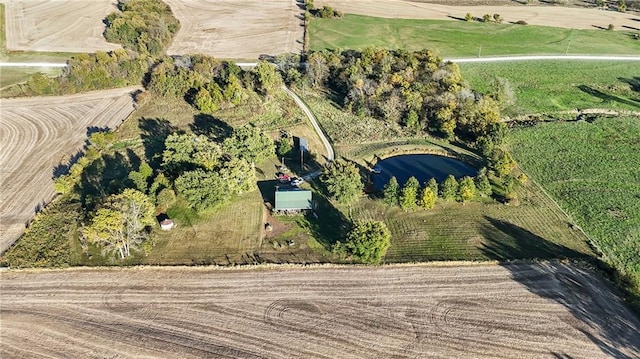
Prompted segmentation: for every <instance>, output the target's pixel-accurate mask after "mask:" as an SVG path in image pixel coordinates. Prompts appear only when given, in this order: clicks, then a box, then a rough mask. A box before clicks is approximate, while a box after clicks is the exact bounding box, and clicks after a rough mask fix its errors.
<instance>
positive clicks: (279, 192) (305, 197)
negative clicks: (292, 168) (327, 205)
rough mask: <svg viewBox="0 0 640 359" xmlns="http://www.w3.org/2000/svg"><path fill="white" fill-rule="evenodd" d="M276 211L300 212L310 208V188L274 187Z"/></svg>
mask: <svg viewBox="0 0 640 359" xmlns="http://www.w3.org/2000/svg"><path fill="white" fill-rule="evenodd" d="M273 209H274V211H276V212H300V211H304V210H310V209H312V197H311V191H310V190H303V189H299V188H295V187H276V200H275V206H274V208H273Z"/></svg>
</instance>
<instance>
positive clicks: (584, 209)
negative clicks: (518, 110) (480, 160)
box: [509, 118, 640, 288]
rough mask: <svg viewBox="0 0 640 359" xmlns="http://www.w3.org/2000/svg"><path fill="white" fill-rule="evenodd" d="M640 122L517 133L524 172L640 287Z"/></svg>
mask: <svg viewBox="0 0 640 359" xmlns="http://www.w3.org/2000/svg"><path fill="white" fill-rule="evenodd" d="M638 138H640V121H639V120H638V118H599V119H597V120H595V121H593V122H586V121H578V122H561V123H542V124H538V125H536V126H534V127H530V128H523V129H517V130H514V131H513V132H512V133H511V134H510V136H509V144H510V147H511V149H512V151H513V153H514V155H515V157H516V159H517V160H518V162H519V163H520V164H521V166H522V168H523V169H524V170H525V171H526V172H527V173H529V174H530V175H531V177H532V178H533V179H535V180H536V181H538V182H540V183H541V184H542V186H543V187H544V188H546V189H547V190H548V191H549V193H550V194H551V195H552V196H553V197H554V198H555V199H556V200H557V201H558V203H559V204H560V206H562V208H564V209H565V210H566V211H567V212H568V213H569V215H570V216H571V217H572V218H573V219H574V220H575V221H576V223H577V224H578V225H579V226H580V227H582V228H583V229H584V231H585V232H586V233H587V235H588V236H589V237H590V238H591V240H592V241H593V245H594V246H595V247H596V248H598V250H599V251H600V252H601V253H602V256H603V258H604V259H605V261H607V262H608V263H610V264H612V265H613V266H614V267H615V268H617V269H618V270H619V271H620V272H621V273H622V274H623V275H626V276H629V277H631V278H632V279H633V282H634V283H635V286H636V288H638V284H639V283H640V187H639V182H638V178H640V172H639V170H638V169H639V168H640V145H639V143H638Z"/></svg>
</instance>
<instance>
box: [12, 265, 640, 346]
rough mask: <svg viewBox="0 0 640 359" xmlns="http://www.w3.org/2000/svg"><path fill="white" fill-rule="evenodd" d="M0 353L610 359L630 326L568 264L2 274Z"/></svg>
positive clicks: (596, 284) (639, 341)
mask: <svg viewBox="0 0 640 359" xmlns="http://www.w3.org/2000/svg"><path fill="white" fill-rule="evenodd" d="M0 285H1V288H2V290H1V291H0V302H1V303H2V307H1V308H0V318H1V319H0V320H1V323H0V356H1V357H4V358H33V357H41V356H47V357H75V358H80V357H82V358H105V357H154V358H175V357H181V358H201V357H216V358H226V357H229V358H231V357H233V358H239V357H241V358H261V357H269V358H294V357H295V358H302V357H304V358H356V357H375V358H391V357H395V358H404V357H408V358H416V357H449V358H454V357H458V358H462V357H474V358H496V357H503V358H505V357H510V358H570V357H571V358H608V357H620V358H622V357H629V358H630V357H638V356H640V331H639V330H640V323H639V322H638V320H637V319H636V318H635V317H633V316H632V315H631V313H630V312H629V311H628V310H626V309H625V307H624V306H623V305H622V304H621V302H620V301H619V300H618V299H617V298H616V297H615V296H613V295H612V294H611V292H610V291H609V290H608V289H607V287H606V286H604V285H603V283H602V282H601V281H600V280H599V279H597V278H596V277H594V275H593V274H591V273H588V272H584V271H582V270H579V269H577V268H575V267H572V266H565V265H557V264H554V265H546V264H541V265H511V266H505V267H500V266H496V265H482V266H462V267H425V266H422V267H421V266H396V267H375V268H364V267H329V268H300V267H298V268H287V267H276V268H272V269H271V270H261V269H257V270H216V269H212V268H206V267H205V268H202V267H201V268H175V267H174V268H157V267H144V268H113V269H72V270H62V271H43V272H30V271H4V272H2V273H0Z"/></svg>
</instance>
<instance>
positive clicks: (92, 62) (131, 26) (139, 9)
mask: <svg viewBox="0 0 640 359" xmlns="http://www.w3.org/2000/svg"><path fill="white" fill-rule="evenodd" d="M118 9H119V10H120V11H119V12H114V13H111V14H109V15H108V16H107V18H106V19H105V22H106V24H107V28H106V30H105V32H104V36H105V38H106V39H107V41H111V42H116V43H119V44H122V46H123V49H117V50H114V51H109V52H103V51H98V52H96V53H95V54H80V55H76V56H74V57H72V58H71V59H70V60H69V61H68V62H67V65H68V66H67V67H66V68H65V71H64V72H63V74H62V75H60V76H58V77H56V78H49V77H47V76H46V75H44V74H42V73H36V74H34V75H32V76H31V78H30V79H29V80H28V81H27V83H25V84H19V85H15V86H13V87H12V88H9V89H7V90H6V93H8V94H9V95H10V96H37V95H66V94H72V93H76V92H82V91H91V90H101V89H107V88H114V87H123V86H129V85H135V84H139V83H140V82H141V80H142V78H143V76H144V75H145V74H146V73H147V72H148V71H149V68H150V67H151V66H152V65H153V64H154V63H156V62H157V59H158V57H159V56H161V55H162V54H163V53H164V50H165V48H166V47H167V46H168V45H169V44H170V43H171V40H172V38H173V35H174V34H175V33H176V32H177V31H178V29H179V28H180V24H179V23H178V20H176V19H175V18H174V17H173V14H172V13H171V8H169V6H168V5H166V4H165V3H163V2H162V1H161V0H119V1H118Z"/></svg>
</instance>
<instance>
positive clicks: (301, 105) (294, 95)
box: [282, 85, 335, 162]
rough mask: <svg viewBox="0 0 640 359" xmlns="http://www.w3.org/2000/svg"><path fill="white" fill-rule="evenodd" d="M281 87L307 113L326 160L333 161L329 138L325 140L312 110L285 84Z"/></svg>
mask: <svg viewBox="0 0 640 359" xmlns="http://www.w3.org/2000/svg"><path fill="white" fill-rule="evenodd" d="M282 89H283V90H284V91H285V92H286V93H288V94H289V96H291V97H292V98H293V100H294V101H295V102H296V104H297V105H298V107H300V109H302V111H303V112H304V114H305V115H307V118H309V121H311V124H312V125H313V128H314V129H315V130H316V132H317V133H318V136H320V140H321V141H322V143H323V144H324V147H325V148H326V149H327V162H331V161H333V159H334V156H335V154H334V152H333V147H331V143H330V142H329V140H327V136H325V134H324V132H322V129H321V128H320V126H319V125H318V121H316V118H315V116H313V112H311V110H310V109H309V107H307V105H306V104H305V103H304V102H303V101H302V100H301V99H300V97H298V95H296V94H295V93H294V92H293V91H291V90H290V89H289V88H287V86H284V85H282Z"/></svg>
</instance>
